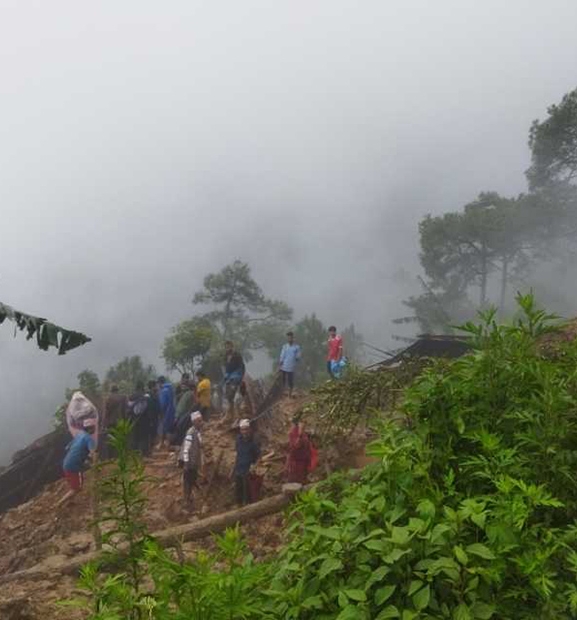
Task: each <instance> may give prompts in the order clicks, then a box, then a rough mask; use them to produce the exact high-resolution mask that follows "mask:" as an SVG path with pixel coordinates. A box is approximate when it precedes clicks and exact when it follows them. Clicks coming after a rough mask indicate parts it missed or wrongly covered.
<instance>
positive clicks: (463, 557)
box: [453, 545, 469, 566]
mask: <svg viewBox="0 0 577 620" xmlns="http://www.w3.org/2000/svg"><path fill="white" fill-rule="evenodd" d="M453 553H454V554H455V557H456V558H457V561H458V562H459V563H460V564H462V565H463V566H467V564H468V563H469V556H468V555H467V554H466V553H465V552H464V551H463V548H462V547H461V546H460V545H456V546H455V547H453Z"/></svg>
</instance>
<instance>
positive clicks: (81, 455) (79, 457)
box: [56, 418, 96, 506]
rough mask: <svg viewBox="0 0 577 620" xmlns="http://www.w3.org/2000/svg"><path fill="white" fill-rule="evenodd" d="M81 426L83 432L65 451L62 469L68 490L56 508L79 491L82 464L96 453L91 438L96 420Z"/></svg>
mask: <svg viewBox="0 0 577 620" xmlns="http://www.w3.org/2000/svg"><path fill="white" fill-rule="evenodd" d="M82 426H83V430H81V431H80V432H79V433H78V434H77V435H76V436H75V437H74V439H73V440H72V441H71V442H70V444H69V445H68V447H67V449H66V456H65V457H64V462H63V463H62V469H63V470H64V477H65V478H66V480H67V482H68V486H69V487H70V490H69V491H68V493H66V494H65V495H64V496H63V497H62V498H61V499H60V501H59V502H58V503H57V504H56V505H57V506H61V505H62V504H64V503H65V502H66V501H68V500H69V499H70V498H72V497H74V496H75V495H76V494H77V493H79V492H80V491H81V489H82V486H83V485H84V476H83V474H82V472H83V471H84V463H85V461H86V459H87V458H88V457H90V458H91V459H93V458H94V454H95V452H96V443H95V441H94V438H93V437H92V435H94V432H95V431H96V420H95V419H94V418H89V419H87V420H84V422H83V425H82Z"/></svg>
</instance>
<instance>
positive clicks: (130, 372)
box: [104, 355, 156, 394]
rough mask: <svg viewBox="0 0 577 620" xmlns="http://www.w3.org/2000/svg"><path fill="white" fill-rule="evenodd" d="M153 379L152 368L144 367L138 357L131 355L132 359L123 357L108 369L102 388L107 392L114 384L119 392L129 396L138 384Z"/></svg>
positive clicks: (150, 366)
mask: <svg viewBox="0 0 577 620" xmlns="http://www.w3.org/2000/svg"><path fill="white" fill-rule="evenodd" d="M155 378H156V370H155V369H154V366H152V365H151V364H148V365H145V364H144V363H143V362H142V359H141V357H140V355H133V356H132V357H125V358H124V359H122V360H120V362H118V364H115V365H114V366H111V367H110V368H109V369H108V371H107V372H106V377H105V379H104V388H105V390H106V391H108V390H110V387H111V386H112V385H114V384H116V385H118V387H119V389H120V391H121V392H123V393H125V394H129V393H130V392H132V391H133V390H134V389H135V387H136V384H137V383H138V382H140V381H142V382H143V383H144V384H146V383H147V382H148V381H150V380H152V379H155Z"/></svg>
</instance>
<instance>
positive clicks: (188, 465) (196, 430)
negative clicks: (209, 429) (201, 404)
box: [178, 411, 204, 508]
mask: <svg viewBox="0 0 577 620" xmlns="http://www.w3.org/2000/svg"><path fill="white" fill-rule="evenodd" d="M190 422H191V423H192V426H190V428H189V429H188V431H187V432H186V435H185V437H184V441H183V442H182V447H181V448H180V454H179V456H178V464H179V466H180V467H182V492H183V495H184V501H185V502H186V504H188V505H189V506H190V507H191V508H192V488H193V487H194V486H196V484H197V480H198V477H199V475H202V472H203V469H204V462H203V461H204V459H203V452H202V437H201V435H200V431H201V429H202V415H201V414H200V413H199V412H198V411H195V412H194V413H192V414H190Z"/></svg>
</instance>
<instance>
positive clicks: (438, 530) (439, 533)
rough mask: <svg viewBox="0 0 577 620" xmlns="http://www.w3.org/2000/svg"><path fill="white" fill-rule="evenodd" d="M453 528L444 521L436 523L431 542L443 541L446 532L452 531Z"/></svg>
mask: <svg viewBox="0 0 577 620" xmlns="http://www.w3.org/2000/svg"><path fill="white" fill-rule="evenodd" d="M450 531H451V528H450V527H449V526H448V525H445V524H444V523H439V524H438V525H435V527H434V528H433V531H432V532H431V542H432V543H433V544H438V543H440V542H443V541H442V539H443V537H444V536H445V534H446V533H447V532H450Z"/></svg>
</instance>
